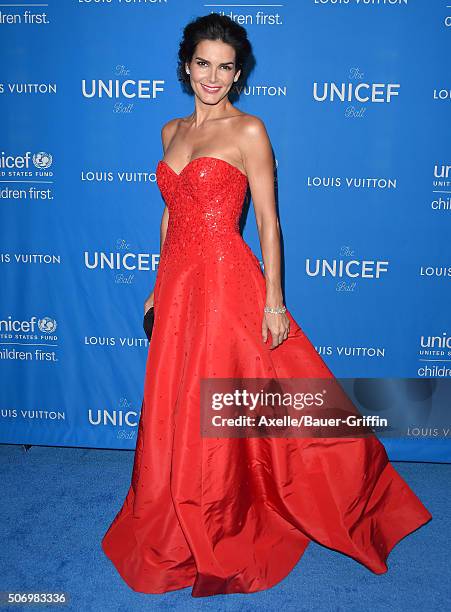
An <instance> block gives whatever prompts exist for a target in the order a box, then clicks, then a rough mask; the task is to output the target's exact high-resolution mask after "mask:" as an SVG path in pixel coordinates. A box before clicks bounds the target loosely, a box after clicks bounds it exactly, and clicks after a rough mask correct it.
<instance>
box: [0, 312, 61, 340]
mask: <svg viewBox="0 0 451 612" xmlns="http://www.w3.org/2000/svg"><path fill="white" fill-rule="evenodd" d="M56 328H57V322H56V320H55V319H54V318H53V317H48V316H45V317H42V318H38V317H34V316H33V317H30V318H29V319H13V317H12V316H11V315H9V316H8V317H6V318H5V319H2V320H0V338H3V339H5V338H9V339H14V340H23V341H27V340H36V339H40V340H56V339H57V336H56V334H55V332H56Z"/></svg>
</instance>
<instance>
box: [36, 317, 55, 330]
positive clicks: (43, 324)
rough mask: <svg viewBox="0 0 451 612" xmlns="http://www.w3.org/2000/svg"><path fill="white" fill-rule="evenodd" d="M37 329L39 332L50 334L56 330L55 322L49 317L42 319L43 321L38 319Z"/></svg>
mask: <svg viewBox="0 0 451 612" xmlns="http://www.w3.org/2000/svg"><path fill="white" fill-rule="evenodd" d="M38 327H39V330H40V331H41V332H43V333H45V334H52V333H53V332H54V331H55V329H56V321H55V319H51V318H50V317H44V318H43V319H39V321H38Z"/></svg>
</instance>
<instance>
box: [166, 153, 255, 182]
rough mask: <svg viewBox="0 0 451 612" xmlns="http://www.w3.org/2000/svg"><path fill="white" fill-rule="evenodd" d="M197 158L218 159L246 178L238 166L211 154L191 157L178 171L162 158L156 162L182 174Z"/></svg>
mask: <svg viewBox="0 0 451 612" xmlns="http://www.w3.org/2000/svg"><path fill="white" fill-rule="evenodd" d="M198 159H214V160H216V161H220V162H222V163H224V164H227V165H228V166H230V167H231V168H233V169H234V170H236V171H237V172H239V173H240V174H241V176H243V177H244V178H245V179H246V180H247V176H246V175H245V174H244V172H242V171H241V170H240V169H239V168H237V167H236V166H234V165H233V164H231V163H230V162H228V161H226V160H225V159H221V158H220V157H213V156H212V155H201V156H200V157H195V158H194V159H191V160H190V161H189V162H188V163H187V164H186V166H185V167H184V168H182V170H181V171H180V173H177V172H176V171H175V170H174V168H171V166H170V165H169V164H168V163H167V162H166V161H164V159H160V161H159V162H158V163H159V164H164V165H165V166H166V167H167V168H169V170H170V171H171V172H173V173H174V174H175V176H178V177H180V176H182V174H183V173H184V172H185V170H186V169H187V168H188V167H189V166H190V165H191V164H192V163H193V162H195V161H197V160H198Z"/></svg>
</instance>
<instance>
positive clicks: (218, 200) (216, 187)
mask: <svg viewBox="0 0 451 612" xmlns="http://www.w3.org/2000/svg"><path fill="white" fill-rule="evenodd" d="M156 176H157V184H158V187H159V189H160V191H161V194H162V196H163V198H164V200H165V202H166V204H167V207H168V209H169V222H168V229H167V234H166V239H165V242H164V247H163V248H164V250H165V251H166V252H171V253H172V254H174V255H175V254H178V255H180V254H181V253H182V252H183V253H185V254H189V255H190V256H194V255H195V253H196V252H198V253H199V254H201V253H202V252H205V250H206V249H207V250H208V248H209V247H214V248H216V249H217V247H218V246H224V244H223V243H224V240H226V239H227V238H228V237H230V236H231V235H238V236H240V234H239V219H240V216H241V211H242V207H243V202H244V196H245V195H246V191H247V184H248V181H247V177H246V175H245V174H243V173H242V172H241V170H239V169H238V168H237V167H235V166H233V165H232V164H230V163H229V162H227V161H225V160H222V159H219V158H216V157H206V156H204V157H196V158H195V159H193V160H191V161H190V162H189V163H188V164H187V165H186V166H185V167H184V168H183V170H182V171H181V172H180V174H177V173H176V172H175V170H173V169H172V168H171V167H170V166H169V165H168V164H167V163H166V162H164V161H163V160H161V161H159V162H158V166H157V171H156Z"/></svg>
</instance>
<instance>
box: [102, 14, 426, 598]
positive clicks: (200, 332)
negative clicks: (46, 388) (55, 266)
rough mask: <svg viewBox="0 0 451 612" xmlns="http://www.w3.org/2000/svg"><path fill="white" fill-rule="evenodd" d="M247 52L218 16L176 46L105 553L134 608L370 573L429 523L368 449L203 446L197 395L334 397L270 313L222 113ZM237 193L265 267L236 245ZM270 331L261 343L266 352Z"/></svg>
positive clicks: (375, 447) (258, 443)
mask: <svg viewBox="0 0 451 612" xmlns="http://www.w3.org/2000/svg"><path fill="white" fill-rule="evenodd" d="M250 53H251V46H250V43H249V41H248V39H247V36H246V31H245V30H244V28H242V27H241V26H239V25H237V24H236V23H234V22H233V21H232V20H231V19H229V18H228V17H225V16H220V15H218V14H214V13H213V14H209V15H207V16H204V17H200V18H198V19H196V20H195V21H193V22H191V23H190V24H188V25H187V26H186V28H185V30H184V36H183V40H182V42H181V44H180V50H179V71H180V73H179V74H180V78H182V79H183V80H184V81H185V82H186V83H187V84H189V86H190V87H191V88H192V91H193V93H194V100H195V107H194V111H193V113H192V114H191V115H190V116H189V117H186V118H183V119H174V120H172V121H169V123H167V124H166V125H165V126H164V127H163V129H162V141H163V150H164V158H163V159H162V160H161V161H160V162H159V163H158V166H157V181H158V186H159V188H160V190H161V192H162V195H163V197H164V199H165V201H166V207H165V209H164V213H163V218H162V223H161V259H160V265H159V269H158V274H157V279H156V283H155V289H154V292H152V293H151V294H150V296H149V298H148V299H147V300H146V303H145V311H147V309H148V308H150V307H151V306H153V305H155V322H154V328H153V332H152V337H151V342H150V347H149V353H148V359H147V364H146V377H145V386H144V399H143V405H142V410H141V418H140V421H139V427H138V438H137V443H136V451H135V461H134V466H133V474H132V481H131V486H130V488H129V491H128V493H127V496H126V499H125V501H124V504H123V506H122V508H121V509H120V511H119V512H118V514H117V515H116V517H115V519H114V521H113V522H112V524H111V525H110V527H109V529H108V531H107V533H106V534H105V536H104V538H103V540H102V547H103V550H104V552H105V553H106V555H107V556H108V557H109V558H110V559H111V560H112V562H113V563H114V564H115V566H116V568H117V570H118V571H119V573H120V574H121V576H122V577H123V579H124V580H125V581H126V582H127V584H128V585H129V586H130V587H131V588H133V589H134V590H136V591H141V592H145V593H163V592H166V591H171V590H174V589H180V588H184V587H188V586H191V587H192V591H191V594H192V596H194V597H201V596H206V595H215V594H219V593H236V592H240V593H250V592H254V591H259V590H263V589H267V588H270V587H272V586H273V585H275V584H276V583H277V582H279V581H280V580H282V579H283V578H284V577H285V576H286V575H287V574H288V573H289V571H290V570H291V569H292V568H293V567H294V565H295V564H296V563H297V562H298V561H299V559H300V557H301V556H302V554H303V552H304V550H305V549H306V547H307V545H308V544H309V542H310V541H311V540H314V541H316V542H318V543H320V544H322V545H324V546H327V547H329V548H331V549H334V550H337V551H339V552H342V553H344V554H346V555H348V556H350V557H352V558H354V559H355V560H356V561H358V562H359V563H361V564H363V565H364V566H365V567H367V568H368V569H369V570H371V571H372V572H374V573H376V574H382V573H384V572H386V571H387V565H386V563H385V561H386V559H387V557H388V554H389V552H390V550H391V549H392V548H393V546H394V545H395V544H396V543H397V542H398V541H399V540H400V539H401V538H403V537H404V536H406V535H407V534H409V533H411V532H412V531H414V530H415V529H417V528H418V527H420V526H421V525H423V524H425V523H426V522H428V521H429V520H430V519H431V514H430V512H429V511H428V510H427V509H426V508H425V507H424V506H423V504H422V503H421V501H420V500H419V499H418V497H417V496H416V495H415V494H414V493H413V491H412V490H411V489H410V488H409V487H408V485H407V484H406V483H405V481H404V480H403V479H402V478H401V477H400V475H399V474H398V473H397V472H396V471H395V469H394V468H393V466H392V465H391V463H390V462H389V461H388V457H387V454H386V452H385V449H384V447H383V445H382V444H381V443H380V442H379V440H378V439H377V438H376V437H375V436H374V435H369V436H366V437H358V438H346V439H343V438H297V437H285V438H281V437H277V436H267V437H244V438H239V437H233V436H230V437H225V438H219V437H209V436H201V416H200V387H201V384H200V383H201V379H210V380H217V379H221V378H226V379H229V378H236V379H251V378H256V379H261V378H271V379H295V378H324V379H328V380H329V381H330V380H333V375H332V372H331V371H330V370H329V369H328V368H327V366H326V364H325V363H324V361H323V360H322V359H321V357H320V356H319V354H318V353H317V352H316V350H315V348H314V346H313V345H312V343H311V342H310V340H309V339H308V338H307V336H306V335H305V334H304V333H303V332H302V330H301V328H300V326H299V325H298V324H297V323H296V321H295V320H294V319H293V317H292V316H291V314H290V312H289V311H288V310H286V308H285V307H284V304H283V298H282V290H281V278H280V241H279V224H278V220H277V216H276V207H275V195H274V180H273V158H272V153H271V145H270V142H269V139H268V136H267V133H266V130H265V126H264V124H263V122H262V121H261V120H260V119H258V118H257V117H255V116H252V115H249V114H246V113H243V112H241V111H239V110H238V109H237V108H235V107H234V106H233V105H232V104H231V103H230V101H229V99H228V94H229V92H230V91H231V89H232V87H233V86H234V84H235V83H236V82H237V81H238V80H239V79H240V78H243V69H244V67H245V65H246V60H247V59H248V58H249V56H250ZM248 188H250V191H251V194H252V201H253V204H254V207H255V215H256V220H257V225H258V230H259V235H260V243H261V248H262V255H263V260H264V269H265V273H264V275H263V273H262V271H261V268H260V266H259V262H258V259H257V258H256V256H255V255H254V254H253V252H252V251H251V249H250V248H249V246H248V245H247V244H246V243H245V242H244V240H243V239H242V237H241V235H240V233H239V224H238V222H239V218H240V214H241V211H242V206H243V200H244V197H245V195H246V192H247V190H248ZM268 331H269V332H270V339H271V341H270V342H268V339H269V338H268Z"/></svg>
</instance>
